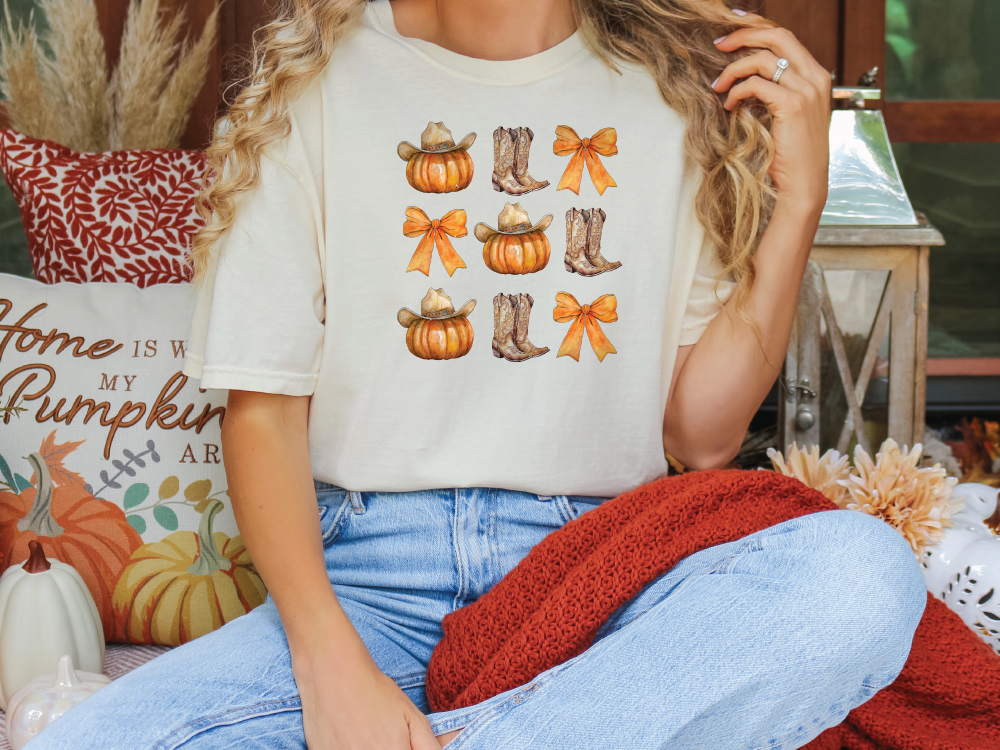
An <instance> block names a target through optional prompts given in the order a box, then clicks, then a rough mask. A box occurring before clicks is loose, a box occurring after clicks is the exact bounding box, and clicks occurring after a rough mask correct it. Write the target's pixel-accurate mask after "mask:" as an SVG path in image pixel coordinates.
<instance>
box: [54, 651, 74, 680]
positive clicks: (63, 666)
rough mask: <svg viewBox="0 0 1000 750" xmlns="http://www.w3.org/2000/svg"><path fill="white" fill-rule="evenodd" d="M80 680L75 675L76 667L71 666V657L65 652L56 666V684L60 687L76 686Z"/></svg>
mask: <svg viewBox="0 0 1000 750" xmlns="http://www.w3.org/2000/svg"><path fill="white" fill-rule="evenodd" d="M79 684H80V681H79V680H78V679H77V677H76V669H75V668H74V666H73V657H72V656H70V655H69V654H66V655H65V656H64V657H62V658H61V659H60V660H59V665H58V666H57V667H56V685H58V686H59V687H61V688H71V687H76V686H77V685H79Z"/></svg>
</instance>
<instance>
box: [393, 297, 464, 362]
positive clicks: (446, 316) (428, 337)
mask: <svg viewBox="0 0 1000 750" xmlns="http://www.w3.org/2000/svg"><path fill="white" fill-rule="evenodd" d="M475 307H476V301H475V300H474V299H470V300H469V301H468V302H466V303H465V304H464V305H462V307H461V309H460V310H458V312H455V306H454V305H452V303H451V297H449V296H448V295H447V294H445V293H444V289H428V290H427V294H426V295H424V298H423V299H422V300H421V301H420V314H419V315H418V314H417V313H415V312H413V311H412V310H409V309H407V308H405V307H404V308H402V309H401V310H400V311H399V312H398V313H396V320H398V321H399V324H400V325H401V326H403V328H405V329H406V348H407V349H409V350H410V354H412V355H413V356H415V357H420V359H458V358H459V357H464V356H465V355H466V354H468V353H469V350H470V349H472V339H473V334H472V323H470V322H469V313H471V312H472V311H473V310H474V309H475Z"/></svg>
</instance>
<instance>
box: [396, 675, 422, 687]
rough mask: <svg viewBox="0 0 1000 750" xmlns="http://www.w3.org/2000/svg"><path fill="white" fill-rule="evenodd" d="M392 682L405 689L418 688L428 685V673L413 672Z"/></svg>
mask: <svg viewBox="0 0 1000 750" xmlns="http://www.w3.org/2000/svg"><path fill="white" fill-rule="evenodd" d="M411 680H417V681H416V682H411ZM392 681H393V682H395V683H396V685H397V686H399V687H400V688H403V687H408V688H411V687H418V686H420V685H426V684H427V673H426V672H411V673H410V674H404V675H400V676H399V677H393V678H392Z"/></svg>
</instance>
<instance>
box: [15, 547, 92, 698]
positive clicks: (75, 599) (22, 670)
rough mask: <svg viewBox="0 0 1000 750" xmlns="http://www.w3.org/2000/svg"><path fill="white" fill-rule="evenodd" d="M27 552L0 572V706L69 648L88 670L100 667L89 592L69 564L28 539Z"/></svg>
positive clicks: (53, 666) (76, 661)
mask: <svg viewBox="0 0 1000 750" xmlns="http://www.w3.org/2000/svg"><path fill="white" fill-rule="evenodd" d="M28 547H29V548H30V550H31V557H30V558H29V559H28V561H27V562H26V563H24V564H20V563H19V564H17V565H12V566H11V567H9V568H7V570H6V571H4V574H3V575H2V576H0V710H7V701H9V700H10V697H11V696H12V695H14V693H16V692H17V691H18V690H20V689H21V688H22V687H24V686H25V685H27V684H28V683H29V682H30V681H31V680H33V679H34V678H36V677H38V675H41V674H53V673H55V671H56V666H57V665H58V664H59V659H61V658H62V657H63V656H64V655H66V654H69V656H71V657H72V658H73V663H74V664H79V665H80V668H81V669H83V670H85V671H87V672H100V671H101V668H102V667H103V662H104V630H103V629H102V628H101V616H100V615H99V614H98V612H97V605H96V604H95V603H94V598H93V597H92V596H91V595H90V592H89V591H88V590H87V584H85V583H84V582H83V578H81V577H80V574H79V573H77V572H76V570H75V569H74V568H73V566H72V565H67V564H66V563H62V562H59V561H58V560H47V559H46V558H45V553H44V552H43V551H42V546H41V545H40V544H39V543H38V542H36V541H34V540H32V541H31V542H29V543H28Z"/></svg>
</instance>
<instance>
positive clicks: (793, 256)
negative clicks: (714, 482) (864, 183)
mask: <svg viewBox="0 0 1000 750" xmlns="http://www.w3.org/2000/svg"><path fill="white" fill-rule="evenodd" d="M716 45H717V46H718V47H719V49H721V50H724V51H726V52H735V51H737V50H739V49H742V48H749V49H759V50H760V51H759V52H756V53H754V54H752V55H748V56H747V57H743V58H741V59H739V60H737V61H736V62H734V63H733V64H731V65H730V66H729V67H727V68H726V69H725V70H724V71H723V73H722V75H721V76H719V78H718V80H717V81H716V82H715V84H714V89H715V90H716V91H718V92H724V91H728V92H729V96H728V98H727V100H726V103H725V106H726V109H729V110H732V109H734V108H735V107H738V106H739V105H740V102H741V101H742V100H743V99H747V98H750V97H756V98H758V99H759V100H760V101H762V102H764V103H765V104H766V105H767V106H768V108H769V109H770V110H771V114H772V115H773V117H774V125H773V129H772V135H773V137H774V149H775V155H774V162H773V164H772V166H771V171H770V174H771V179H772V180H773V182H774V187H775V190H776V191H777V200H776V203H775V208H774V214H773V215H772V217H771V221H770V223H769V224H768V226H767V230H766V231H765V233H764V236H763V238H762V239H761V242H760V246H759V247H758V249H757V253H756V255H755V258H754V265H755V267H756V272H757V278H756V280H755V283H754V286H753V289H752V291H751V293H750V297H749V299H748V300H747V303H746V307H745V311H746V312H747V313H748V314H749V316H750V317H751V318H752V319H753V320H755V321H756V322H757V324H758V325H759V327H760V331H759V333H760V336H759V338H758V335H757V333H758V332H756V331H754V330H753V328H752V327H751V326H750V325H749V324H747V323H746V322H745V321H744V320H743V319H741V317H740V316H739V315H737V314H736V313H735V311H734V300H732V299H731V300H730V301H729V302H728V303H727V304H726V306H725V307H724V308H723V314H720V315H717V316H716V318H715V320H713V321H712V323H711V324H710V325H709V327H708V329H707V330H706V331H705V333H704V334H703V335H702V337H701V338H700V339H699V340H698V343H697V344H695V345H694V346H689V347H682V348H681V349H680V351H679V352H678V357H677V362H676V365H675V366H674V376H673V380H672V382H671V386H670V389H671V391H670V394H669V397H668V399H667V408H666V413H665V414H664V421H663V445H664V448H665V449H666V451H667V452H668V453H670V454H671V455H672V456H674V457H675V458H676V459H677V460H678V461H680V462H681V463H682V464H684V465H685V466H687V467H689V468H692V469H709V468H715V467H719V466H724V465H725V464H727V463H728V462H729V461H731V460H732V459H733V457H734V456H735V455H736V454H737V452H738V451H739V448H740V445H741V443H742V441H743V437H744V435H745V433H746V429H747V427H748V426H749V424H750V420H751V419H753V416H754V414H755V413H756V411H757V409H758V408H759V407H760V404H761V402H762V401H763V400H764V397H765V396H766V395H767V392H768V391H769V390H770V389H771V386H772V385H773V384H774V380H775V378H776V377H777V376H778V373H779V372H780V371H781V364H782V362H783V361H784V357H785V350H786V349H787V347H788V339H789V337H790V335H791V330H792V322H793V320H794V318H795V308H796V303H797V300H798V293H799V286H800V285H801V283H802V276H803V274H804V273H805V268H806V263H807V262H808V260H809V251H810V249H811V248H812V244H813V240H814V238H815V235H816V229H817V227H818V225H819V219H820V216H821V214H822V213H823V206H824V204H825V203H826V193H827V169H828V164H829V127H830V85H831V82H830V74H829V73H828V72H827V71H826V70H824V69H823V67H822V66H820V64H819V63H817V62H816V61H815V60H814V59H813V57H812V56H811V55H810V54H809V52H808V51H807V50H806V49H805V47H803V46H802V45H801V44H800V43H799V41H798V40H797V39H796V38H795V37H794V36H793V35H792V34H791V32H789V31H787V30H785V29H780V28H746V29H740V30H739V31H736V32H735V33H733V34H730V35H729V36H726V37H723V38H722V39H719V40H717V41H716ZM779 60H783V61H785V62H787V63H788V67H787V68H786V69H784V70H783V72H782V73H781V75H780V77H779V80H778V82H773V81H772V80H771V79H772V77H773V76H775V73H776V71H777V70H778V68H779V65H778V62H779ZM734 84H735V85H734Z"/></svg>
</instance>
